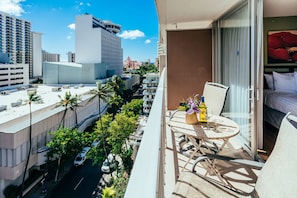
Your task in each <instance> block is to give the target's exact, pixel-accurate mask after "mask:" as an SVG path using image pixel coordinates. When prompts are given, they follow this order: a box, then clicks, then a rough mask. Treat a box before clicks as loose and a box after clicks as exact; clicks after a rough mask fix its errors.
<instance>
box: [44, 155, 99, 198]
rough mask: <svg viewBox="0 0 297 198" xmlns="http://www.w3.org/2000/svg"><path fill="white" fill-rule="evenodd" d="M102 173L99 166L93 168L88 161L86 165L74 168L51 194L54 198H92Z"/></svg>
mask: <svg viewBox="0 0 297 198" xmlns="http://www.w3.org/2000/svg"><path fill="white" fill-rule="evenodd" d="M101 175H102V173H101V171H100V167H99V166H92V161H91V160H87V161H86V163H85V165H83V166H80V167H73V168H72V169H71V171H70V172H69V174H67V175H66V176H65V177H64V178H63V179H62V180H61V182H60V183H59V185H58V186H57V187H56V188H55V189H54V191H53V192H52V193H51V195H50V197H52V198H67V197H72V198H76V197H77V198H81V197H85V198H88V197H92V192H93V191H94V190H95V188H96V186H97V184H98V182H99V180H100V177H101Z"/></svg>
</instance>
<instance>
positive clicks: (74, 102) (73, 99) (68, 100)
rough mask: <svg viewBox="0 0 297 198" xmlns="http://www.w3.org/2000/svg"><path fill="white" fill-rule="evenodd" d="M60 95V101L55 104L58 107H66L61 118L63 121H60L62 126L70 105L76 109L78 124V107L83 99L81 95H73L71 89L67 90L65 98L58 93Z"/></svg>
mask: <svg viewBox="0 0 297 198" xmlns="http://www.w3.org/2000/svg"><path fill="white" fill-rule="evenodd" d="M58 97H59V98H60V102H59V103H58V104H57V105H56V106H55V107H56V108H57V107H61V106H62V107H64V113H63V117H62V119H61V123H60V127H63V126H64V122H65V116H66V112H67V109H68V107H69V108H70V109H71V110H72V111H74V110H75V116H76V124H77V115H76V108H77V107H78V106H79V105H78V104H79V101H80V100H81V98H80V96H78V95H77V94H76V95H75V96H72V95H71V93H70V91H67V92H65V96H64V98H62V96H60V95H58Z"/></svg>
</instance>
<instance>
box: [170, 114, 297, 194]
mask: <svg viewBox="0 0 297 198" xmlns="http://www.w3.org/2000/svg"><path fill="white" fill-rule="evenodd" d="M296 140H297V117H296V116H294V115H292V114H291V113H288V114H287V115H286V116H285V117H284V118H283V120H282V123H281V126H280V130H279V133H278V137H277V139H276V143H275V146H274V148H273V151H272V153H271V154H270V156H269V158H268V160H267V161H266V162H265V163H261V162H257V161H252V160H244V159H236V158H231V157H226V156H219V155H210V154H207V155H204V156H200V157H198V158H197V159H196V161H195V163H194V165H193V168H192V172H189V171H188V172H182V173H181V175H180V177H179V181H178V182H177V185H176V189H175V192H174V193H173V195H175V196H173V197H261V198H279V197H285V198H291V197H292V198H293V197H296V196H297V187H296V185H297V171H296V167H297V155H296V153H297V146H296ZM214 159H215V160H216V164H219V163H220V160H224V161H227V162H228V163H229V162H230V163H236V164H241V165H246V166H253V167H260V168H261V167H262V168H261V169H260V173H259V175H258V178H257V180H256V182H255V188H254V189H253V190H252V192H251V193H248V194H243V193H242V192H240V191H238V190H236V189H234V188H230V186H228V185H222V184H221V183H220V184H218V183H215V182H211V181H210V180H209V179H207V178H206V177H204V176H203V177H202V176H200V175H198V174H195V173H193V172H194V168H195V166H196V164H197V163H199V162H202V161H205V160H214ZM222 171H223V170H222ZM193 175H194V176H195V177H192V176H193ZM194 183H195V186H197V188H194V187H193V185H192V186H191V187H190V188H187V190H185V188H186V185H188V184H194ZM177 195H178V196H177ZM191 195H193V196H191Z"/></svg>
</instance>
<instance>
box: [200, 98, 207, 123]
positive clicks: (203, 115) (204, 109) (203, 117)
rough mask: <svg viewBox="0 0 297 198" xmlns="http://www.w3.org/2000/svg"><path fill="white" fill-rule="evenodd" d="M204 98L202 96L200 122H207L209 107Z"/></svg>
mask: <svg viewBox="0 0 297 198" xmlns="http://www.w3.org/2000/svg"><path fill="white" fill-rule="evenodd" d="M204 100H205V99H204V96H201V101H200V104H199V121H200V122H207V107H206V104H205V101H204Z"/></svg>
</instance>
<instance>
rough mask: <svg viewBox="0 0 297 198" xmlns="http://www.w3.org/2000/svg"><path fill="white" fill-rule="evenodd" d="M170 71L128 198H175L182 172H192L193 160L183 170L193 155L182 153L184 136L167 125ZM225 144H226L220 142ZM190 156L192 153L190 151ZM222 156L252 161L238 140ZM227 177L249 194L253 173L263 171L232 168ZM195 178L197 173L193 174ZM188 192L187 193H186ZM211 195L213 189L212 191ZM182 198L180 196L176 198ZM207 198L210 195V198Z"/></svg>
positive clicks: (154, 109)
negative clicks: (173, 197)
mask: <svg viewBox="0 0 297 198" xmlns="http://www.w3.org/2000/svg"><path fill="white" fill-rule="evenodd" d="M165 81H166V68H165V69H164V70H163V72H162V75H161V78H160V82H159V86H158V89H157V91H156V96H155V99H154V102H153V105H152V108H151V110H150V114H149V117H148V120H147V125H146V128H145V130H144V134H143V138H142V141H141V144H140V147H139V150H138V154H137V157H136V159H135V162H134V166H133V169H132V172H131V177H130V179H129V183H128V186H127V189H126V193H125V197H127V198H128V197H142V198H146V197H147V198H151V197H172V195H174V194H175V193H174V191H175V188H176V184H177V182H178V178H179V175H180V174H181V173H182V171H186V172H191V168H192V165H193V162H194V161H193V160H191V161H190V163H188V164H187V166H186V167H185V169H184V170H182V169H183V167H184V165H185V163H186V162H187V161H188V159H189V153H186V152H185V153H180V152H178V148H177V145H178V141H179V136H180V134H173V132H172V131H171V130H170V128H169V126H168V125H167V123H168V120H169V117H170V115H171V113H172V112H171V111H169V110H167V106H166V102H165V98H166V97H165V93H166V92H167V90H166V86H165ZM216 143H217V144H219V145H220V144H222V142H216ZM188 152H190V151H188ZM222 154H224V155H228V156H234V157H240V158H246V159H251V158H250V156H249V155H248V154H247V153H246V152H245V151H244V150H243V149H242V148H241V147H240V146H239V144H237V142H236V140H235V139H232V138H231V139H230V141H229V143H228V144H227V145H226V146H225V147H224V149H223V151H222ZM217 165H218V167H219V169H223V168H226V167H227V166H228V165H227V164H221V163H217ZM207 170H208V169H207V167H204V166H202V165H199V164H198V165H197V166H196V167H195V171H196V172H197V173H199V174H206V173H207ZM227 170H228V171H227V173H224V175H225V176H226V177H228V178H229V180H230V182H231V183H232V185H233V186H235V187H236V188H238V189H240V190H242V191H244V192H249V191H251V190H252V188H253V185H251V184H250V182H248V181H255V180H256V179H255V178H251V177H250V175H251V174H247V172H246V171H248V172H249V171H251V172H253V173H255V174H252V175H254V176H255V175H257V173H258V172H259V170H254V169H253V170H247V169H246V167H239V166H238V165H237V167H235V168H233V169H232V168H230V167H229V168H228V169H227ZM191 174H193V176H194V175H195V174H196V173H192V172H191ZM208 176H209V177H210V178H211V179H214V180H217V181H219V180H220V178H219V177H217V176H216V175H213V173H209V174H208ZM189 184H190V185H188V187H189V188H196V189H199V186H197V184H195V183H191V181H190V182H189ZM184 190H185V191H187V189H184ZM210 191H211V189H210ZM175 195H177V196H178V194H175ZM181 197H183V196H181ZM206 197H207V195H206Z"/></svg>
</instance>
